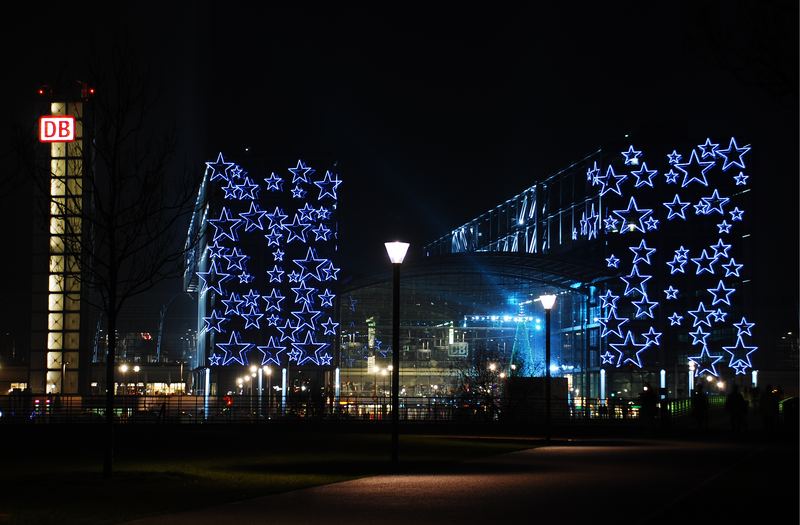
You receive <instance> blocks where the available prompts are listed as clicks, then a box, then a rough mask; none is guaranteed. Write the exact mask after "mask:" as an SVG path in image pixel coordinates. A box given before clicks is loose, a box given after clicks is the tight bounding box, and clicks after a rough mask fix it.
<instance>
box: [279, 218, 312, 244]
mask: <svg viewBox="0 0 800 525" xmlns="http://www.w3.org/2000/svg"><path fill="white" fill-rule="evenodd" d="M283 227H284V229H285V230H286V231H288V232H289V236H288V237H287V238H286V244H289V243H290V242H292V241H293V240H295V239H297V240H298V241H300V242H302V243H305V242H306V230H307V229H309V228H310V227H311V225H310V224H308V223H305V222H300V217H299V216H298V214H295V216H294V220H293V221H292V222H291V223H289V224H284V225H283Z"/></svg>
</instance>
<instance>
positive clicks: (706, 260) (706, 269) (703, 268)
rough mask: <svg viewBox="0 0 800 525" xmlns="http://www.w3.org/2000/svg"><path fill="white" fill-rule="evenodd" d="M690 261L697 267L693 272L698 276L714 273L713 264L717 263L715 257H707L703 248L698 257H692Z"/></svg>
mask: <svg viewBox="0 0 800 525" xmlns="http://www.w3.org/2000/svg"><path fill="white" fill-rule="evenodd" d="M691 261H692V262H693V263H694V264H696V265H697V271H696V272H695V274H696V275H700V274H701V273H710V274H713V273H714V263H715V262H717V258H716V257H709V255H708V253H706V250H705V248H704V249H703V251H702V252H701V253H700V257H692V258H691Z"/></svg>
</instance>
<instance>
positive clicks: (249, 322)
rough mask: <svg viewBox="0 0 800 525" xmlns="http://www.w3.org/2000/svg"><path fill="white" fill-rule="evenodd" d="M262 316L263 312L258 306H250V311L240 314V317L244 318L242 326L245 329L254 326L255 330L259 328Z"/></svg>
mask: <svg viewBox="0 0 800 525" xmlns="http://www.w3.org/2000/svg"><path fill="white" fill-rule="evenodd" d="M262 317H264V314H262V313H261V312H259V311H258V308H256V307H255V306H251V307H250V312H248V313H246V314H242V318H243V319H244V321H245V322H244V328H245V330H246V329H248V328H255V329H256V330H260V329H261V324H260V321H261V318H262Z"/></svg>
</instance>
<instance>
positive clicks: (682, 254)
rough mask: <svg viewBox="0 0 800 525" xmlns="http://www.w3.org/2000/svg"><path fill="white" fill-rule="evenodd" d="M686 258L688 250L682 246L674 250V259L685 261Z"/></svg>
mask: <svg viewBox="0 0 800 525" xmlns="http://www.w3.org/2000/svg"><path fill="white" fill-rule="evenodd" d="M688 256H689V250H687V249H686V248H684V247H683V246H681V247H680V248H678V249H677V250H675V258H676V259H681V260H683V261H685V260H686V257H688Z"/></svg>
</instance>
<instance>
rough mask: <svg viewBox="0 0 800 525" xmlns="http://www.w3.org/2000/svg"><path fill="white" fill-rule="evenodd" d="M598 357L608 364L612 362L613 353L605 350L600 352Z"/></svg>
mask: <svg viewBox="0 0 800 525" xmlns="http://www.w3.org/2000/svg"><path fill="white" fill-rule="evenodd" d="M600 359H602V360H603V363H602V364H604V365H610V364H613V363H614V354H612V353H611V352H609V351H608V350H606V351H605V352H603V353H602V354H600Z"/></svg>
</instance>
